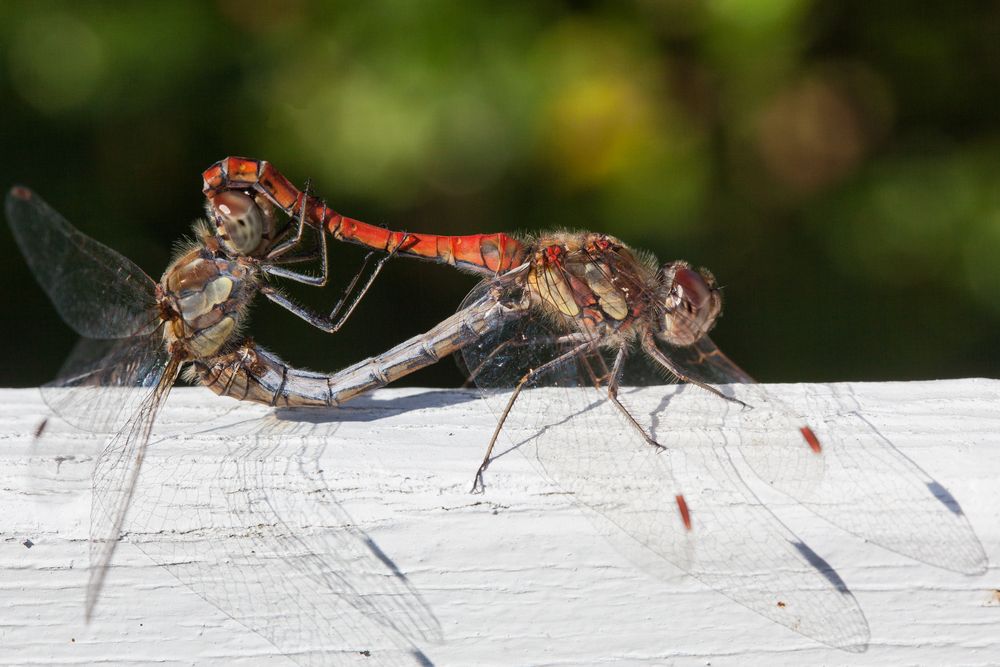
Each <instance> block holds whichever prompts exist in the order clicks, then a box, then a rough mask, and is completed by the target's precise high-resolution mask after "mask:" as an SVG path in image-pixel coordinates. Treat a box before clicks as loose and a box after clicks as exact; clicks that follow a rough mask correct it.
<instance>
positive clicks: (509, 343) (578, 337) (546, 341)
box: [462, 333, 590, 389]
mask: <svg viewBox="0 0 1000 667" xmlns="http://www.w3.org/2000/svg"><path fill="white" fill-rule="evenodd" d="M584 340H589V337H588V336H587V335H586V334H583V333H573V334H566V335H565V336H545V337H539V338H528V339H524V340H514V339H508V340H505V341H504V342H502V343H500V344H499V345H497V346H496V347H495V348H493V350H492V351H491V352H490V353H489V354H488V355H486V356H485V357H484V358H483V360H482V361H481V362H479V365H478V366H476V367H475V368H474V369H472V370H470V371H469V377H467V378H466V379H465V382H464V383H463V384H462V388H463V389H468V388H469V387H471V386H472V385H473V384H475V382H476V377H477V376H478V375H479V373H480V371H482V370H483V369H484V368H485V367H486V366H487V365H488V364H489V363H490V362H492V361H493V359H494V358H495V357H496V356H497V355H498V354H500V353H501V352H503V351H504V350H506V349H508V348H511V347H520V346H522V345H538V344H542V345H566V344H567V343H573V344H576V343H580V342H582V341H584ZM587 369H588V370H590V366H589V364H588V365H587Z"/></svg>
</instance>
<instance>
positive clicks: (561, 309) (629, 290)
mask: <svg viewBox="0 0 1000 667" xmlns="http://www.w3.org/2000/svg"><path fill="white" fill-rule="evenodd" d="M527 285H528V288H529V291H530V292H531V294H532V296H533V298H534V299H535V301H536V302H537V303H538V305H540V306H541V307H542V308H544V309H545V310H548V311H549V312H552V313H553V314H555V313H559V314H561V315H563V316H565V317H567V318H570V320H572V325H573V326H575V327H577V328H581V329H584V330H587V331H590V332H592V333H593V334H594V335H595V336H597V337H607V336H611V335H615V334H621V335H626V334H629V333H631V332H632V329H633V327H632V325H633V324H634V323H635V321H636V319H637V318H639V317H641V316H642V315H643V314H645V313H646V312H648V311H649V309H650V307H651V306H653V305H654V304H653V302H652V299H651V297H652V296H654V295H655V294H656V293H657V291H658V290H657V283H656V272H655V270H654V269H652V268H651V267H650V266H649V265H648V262H646V261H644V258H637V257H636V256H635V255H634V254H633V253H632V251H631V250H630V249H629V248H628V247H627V246H625V245H624V244H623V243H622V242H621V241H618V240H617V239H615V238H614V237H611V236H607V235H605V234H589V233H585V234H563V235H554V236H551V237H547V238H544V239H541V240H540V242H539V245H538V247H537V248H536V250H535V254H534V259H533V262H532V265H531V268H530V270H529V272H528V275H527Z"/></svg>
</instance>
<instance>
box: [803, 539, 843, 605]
mask: <svg viewBox="0 0 1000 667" xmlns="http://www.w3.org/2000/svg"><path fill="white" fill-rule="evenodd" d="M792 546H793V547H795V549H796V551H798V552H799V553H800V554H801V555H802V557H803V558H805V559H806V562H808V563H809V564H810V565H812V566H813V568H815V569H816V571H817V572H819V573H820V574H821V575H823V577H825V578H826V580H827V581H829V582H830V583H831V584H832V585H833V587H834V588H836V589H837V591H838V592H840V593H843V594H844V595H853V593H851V589H849V588H848V587H847V582H845V581H844V579H843V578H842V577H841V576H840V575H839V574H837V571H836V570H835V569H833V566H832V565H830V563H828V562H827V561H826V559H825V558H823V557H822V556H820V555H819V554H818V553H816V552H815V551H813V550H812V548H811V547H810V546H809V545H807V544H806V543H805V542H795V541H793V542H792Z"/></svg>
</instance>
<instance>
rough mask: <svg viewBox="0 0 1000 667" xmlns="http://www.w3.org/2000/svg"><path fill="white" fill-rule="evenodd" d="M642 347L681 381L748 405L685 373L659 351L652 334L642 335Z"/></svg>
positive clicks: (745, 405)
mask: <svg viewBox="0 0 1000 667" xmlns="http://www.w3.org/2000/svg"><path fill="white" fill-rule="evenodd" d="M642 349H644V350H645V351H646V353H647V354H648V355H649V356H651V357H652V358H653V360H654V361H656V363H658V364H660V365H661V366H663V367H664V368H666V369H667V370H668V371H670V372H671V373H672V374H673V375H674V377H676V378H677V379H678V380H680V381H681V382H687V383H689V384H693V385H695V386H696V387H701V388H702V389H704V390H705V391H707V392H711V393H713V394H715V395H716V396H718V397H719V398H723V399H725V400H727V401H731V402H733V403H737V404H739V405H742V406H743V407H745V408H747V407H750V406H748V405H747V404H746V403H744V402H743V401H741V400H740V399H738V398H734V397H732V396H726V395H725V394H723V393H722V392H721V391H719V390H718V389H716V388H715V387H713V386H712V385H710V384H708V383H706V382H702V381H701V380H697V379H695V378H693V377H691V376H690V375H688V374H687V373H685V372H684V371H682V370H681V369H680V368H679V367H678V366H677V364H675V363H674V362H673V361H671V360H670V358H669V357H668V356H667V355H665V354H663V352H661V351H660V348H658V347H656V341H655V340H654V339H653V337H652V335H646V336H644V337H643V339H642Z"/></svg>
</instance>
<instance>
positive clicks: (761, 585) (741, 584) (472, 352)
mask: <svg viewBox="0 0 1000 667" xmlns="http://www.w3.org/2000/svg"><path fill="white" fill-rule="evenodd" d="M526 324H527V325H528V326H529V328H525V325H526ZM532 341H537V342H538V344H537V345H533V344H532ZM572 344H573V343H572V342H571V339H570V338H567V336H566V334H564V333H563V332H559V331H551V330H549V329H547V328H546V327H542V326H540V324H539V322H538V321H537V320H535V321H534V322H530V321H529V320H527V319H525V320H519V321H516V322H514V323H513V324H510V325H508V326H506V327H504V328H503V329H502V330H500V331H496V332H493V333H492V334H491V335H488V336H484V337H482V339H481V342H480V343H479V344H477V345H473V346H469V347H467V348H466V349H465V355H464V356H465V363H466V365H467V367H468V368H470V369H474V368H480V369H481V370H480V371H479V373H478V374H477V381H478V383H479V384H480V386H482V387H486V388H487V391H486V392H484V395H485V397H486V399H487V401H488V402H489V403H490V405H491V406H492V407H493V408H494V410H495V411H497V413H498V414H500V413H502V412H503V410H504V408H505V406H506V405H507V404H508V401H509V399H510V396H511V392H510V391H509V390H507V391H503V390H498V389H491V388H496V387H501V386H507V387H510V386H512V385H511V381H514V382H516V381H517V380H518V379H519V378H522V377H525V375H526V374H527V373H528V371H529V369H533V368H535V369H537V368H542V367H543V364H544V363H545V361H546V360H552V359H556V358H558V357H559V356H560V354H564V353H565V352H564V351H565V350H566V349H567V345H572ZM610 367H612V363H611V360H610V359H607V358H602V357H601V355H600V354H598V353H597V352H595V351H591V352H589V353H586V354H582V355H579V356H576V357H572V358H568V359H566V360H565V361H563V362H562V363H557V364H554V365H549V366H548V367H547V368H545V371H544V372H543V373H542V374H540V375H538V376H537V377H535V378H534V379H533V380H532V381H530V382H529V383H528V385H527V388H526V389H525V390H524V391H522V392H521V394H520V396H519V397H518V398H517V400H516V402H515V404H514V405H513V408H512V410H511V412H510V414H509V415H508V417H507V420H506V423H505V424H504V429H503V430H504V433H505V436H506V438H507V440H509V441H511V442H512V443H514V446H515V447H516V448H518V449H520V450H521V451H522V452H524V453H525V454H526V455H527V456H528V457H529V459H531V460H533V462H535V463H536V465H537V467H538V468H539V469H540V470H541V471H542V472H543V473H544V474H545V475H546V476H548V477H549V478H550V479H551V480H552V481H554V482H555V483H557V484H558V485H559V486H561V487H562V488H564V489H566V490H567V491H570V492H571V493H572V494H573V496H574V498H575V499H576V500H577V501H578V502H579V503H581V504H582V505H584V506H585V507H587V508H588V509H590V510H592V513H591V518H592V520H593V521H594V523H595V525H596V526H597V527H598V529H599V530H600V531H601V532H602V533H603V534H604V535H605V536H606V537H608V538H609V540H610V541H611V542H612V543H613V544H614V545H615V546H616V547H617V548H618V549H619V550H621V551H622V552H623V553H624V554H625V555H626V556H627V557H628V558H629V559H630V560H632V562H634V563H636V564H637V565H639V566H640V567H642V568H643V569H644V570H645V571H647V572H649V573H650V574H653V575H654V576H660V577H662V576H664V574H665V573H666V572H667V571H669V569H670V568H669V566H668V565H667V563H670V564H672V565H674V566H676V567H677V568H679V569H681V570H683V571H684V572H687V573H689V574H690V575H692V576H694V577H695V578H697V579H698V580H700V581H702V582H703V583H705V584H707V585H708V586H710V587H712V588H714V589H715V590H717V591H719V592H720V593H722V594H723V595H725V596H727V597H729V598H730V599H732V600H734V601H736V602H738V603H740V604H742V605H744V606H745V607H747V608H749V609H751V610H753V611H755V612H757V613H759V614H761V615H762V616H764V617H766V618H768V619H771V620H772V621H775V622H777V623H780V624H782V625H784V626H786V627H788V628H790V629H792V630H794V631H796V632H799V633H801V634H803V635H805V636H807V637H811V638H813V639H816V640H818V641H821V642H823V643H825V644H828V645H830V646H835V647H837V648H842V649H845V650H849V651H856V650H863V649H864V648H865V646H866V645H867V642H868V639H869V631H868V625H867V621H866V620H865V618H864V614H863V613H862V611H861V609H860V607H859V606H858V604H857V602H856V601H855V599H854V597H853V595H851V593H850V592H849V590H848V589H847V587H846V586H845V585H844V583H843V581H841V580H840V579H839V577H837V576H836V574H835V573H832V572H830V571H828V570H826V569H824V568H823V567H821V566H820V565H818V564H819V563H821V559H820V558H819V557H818V556H816V554H815V553H814V552H812V550H810V549H809V548H808V547H807V546H806V545H805V544H804V543H803V542H802V540H801V539H799V538H798V537H796V536H795V535H794V533H792V532H791V531H790V530H789V529H788V528H787V527H786V526H784V525H783V524H782V523H781V522H780V521H779V520H778V519H777V517H775V516H774V515H773V514H772V513H771V512H770V511H769V510H768V509H767V508H766V507H764V506H763V505H762V504H761V502H760V501H759V500H758V499H757V497H756V496H755V495H754V494H753V492H752V490H751V489H749V488H748V487H747V485H746V484H745V483H744V482H743V480H742V479H741V478H740V475H739V473H738V471H737V469H736V468H735V467H734V466H733V463H732V461H731V460H730V459H729V451H728V449H727V448H726V446H725V445H726V442H725V441H724V440H723V439H722V437H721V434H720V433H719V432H718V431H717V430H707V431H706V430H705V429H704V428H694V429H683V428H674V427H673V425H672V424H671V423H670V422H669V421H668V422H667V423H665V424H662V428H660V429H659V433H657V431H656V430H654V429H653V426H654V425H659V424H657V423H656V420H658V419H664V418H665V419H667V420H669V419H670V417H671V416H672V415H671V413H670V412H669V411H667V412H665V413H664V414H663V415H660V414H659V413H658V412H656V411H653V417H650V412H648V411H647V412H646V413H645V414H643V413H639V412H636V411H631V415H632V416H633V417H634V418H635V419H636V420H637V421H638V424H639V425H640V426H642V427H643V428H644V429H646V430H647V431H648V432H651V433H652V434H653V435H655V436H656V437H657V438H658V439H659V442H660V443H662V445H663V446H664V447H665V449H657V448H655V447H654V446H652V445H650V444H648V443H647V442H646V441H645V440H644V439H643V438H642V437H641V435H640V434H639V433H638V431H637V430H636V428H635V427H634V425H633V424H632V423H630V422H629V421H628V419H627V418H625V417H624V415H623V414H622V412H621V411H620V410H618V409H617V408H616V407H615V406H614V404H613V403H612V402H611V401H610V400H609V399H608V397H607V390H606V389H605V388H601V389H595V388H594V387H593V384H592V382H591V379H590V378H592V377H593V376H594V375H597V376H598V377H599V376H600V371H599V369H603V368H610ZM581 378H582V379H583V380H582V381H581ZM588 384H589V385H590V387H588ZM682 501H683V507H682ZM687 522H690V528H688V527H687V525H686V523H687Z"/></svg>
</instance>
